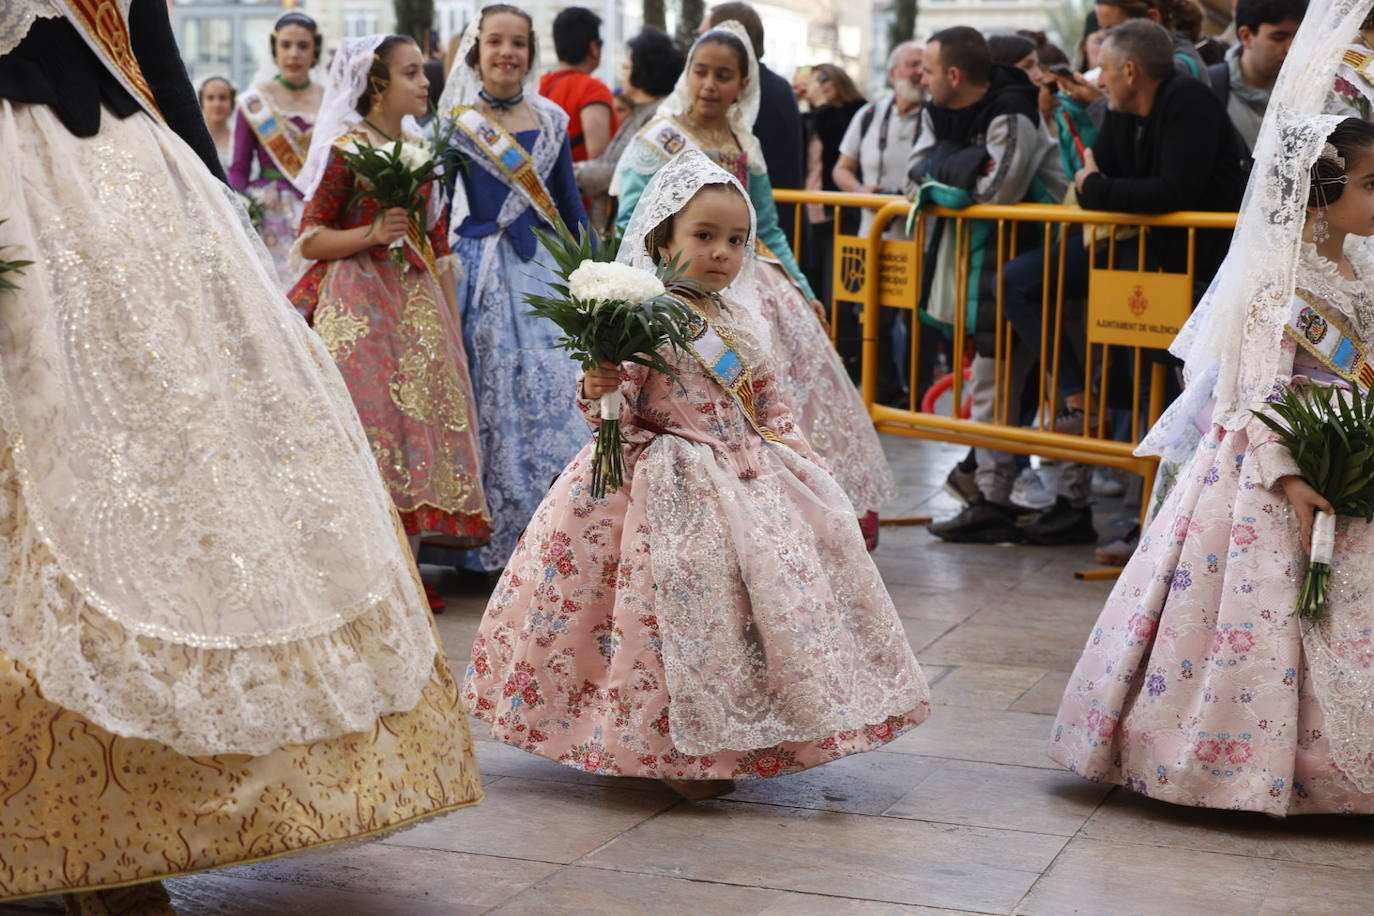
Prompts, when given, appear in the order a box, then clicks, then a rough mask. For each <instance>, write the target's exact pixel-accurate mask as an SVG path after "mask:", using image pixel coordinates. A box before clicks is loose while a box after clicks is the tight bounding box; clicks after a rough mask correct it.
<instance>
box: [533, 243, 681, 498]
mask: <svg viewBox="0 0 1374 916" xmlns="http://www.w3.org/2000/svg"><path fill="white" fill-rule="evenodd" d="M535 234H536V235H537V236H538V237H539V241H540V243H541V244H543V246H544V247H545V248H547V249H548V250H549V253H550V254H552V255H553V258H554V261H555V262H556V263H557V265H558V270H557V273H558V276H559V278H560V279H561V282H559V283H553V284H550V287H551V289H552V292H553V294H552V295H547V296H538V295H528V296H526V297H525V303H526V304H527V305H529V306H530V311H529V312H528V313H527V314H529V315H533V316H536V317H540V318H548V319H549V320H550V321H552V322H553V323H554V324H556V325H558V327H559V329H560V330H562V331H563V335H564V336H563V337H562V338H561V339H560V340H559V341H558V343H557V344H556V346H559V347H561V348H562V349H564V350H567V351H568V352H569V353H570V354H571V355H572V357H573V359H575V360H577V361H578V362H579V363H580V364H581V365H582V368H583V369H584V370H586V369H594V368H596V367H597V366H600V365H603V364H611V365H617V366H618V365H620V364H621V363H638V364H639V365H642V366H648V367H649V368H651V369H655V370H657V371H659V372H662V373H663V374H664V375H667V376H668V377H670V378H676V377H677V374H676V373H675V372H674V371H673V368H672V366H671V365H669V364H668V362H667V361H666V360H665V359H664V358H663V356H662V354H660V353H659V352H658V351H659V348H660V347H662V346H664V345H665V344H667V345H670V346H672V347H673V348H674V349H676V350H680V349H682V348H683V347H685V346H686V343H687V333H688V331H687V327H688V324H689V323H690V321H691V319H692V317H693V313H692V310H691V309H690V308H688V307H687V305H686V303H685V302H684V301H683V298H682V297H684V296H691V295H697V294H699V293H700V292H701V286H700V285H699V284H698V283H697V282H696V281H694V280H689V279H687V277H686V276H685V275H684V273H683V269H682V267H681V265H680V264H679V263H678V261H677V259H676V258H674V259H673V260H671V261H669V262H668V263H666V264H663V265H661V266H660V267H659V268H658V271H657V272H656V273H649V272H648V271H646V270H640V269H639V268H637V267H631V266H629V265H628V264H617V263H614V262H613V261H612V260H611V258H613V257H614V256H615V254H614V253H615V250H616V248H617V247H618V245H617V244H616V243H615V241H614V240H612V241H611V242H608V243H604V244H598V243H597V242H596V240H595V235H594V233H591V232H584V233H583V234H582V236H581V237H580V238H579V237H576V236H574V235H573V234H572V232H571V230H569V229H568V227H567V226H566V225H562V224H560V225H559V226H558V227H557V231H556V233H555V234H553V235H550V234H548V233H545V232H541V231H540V230H538V229H536V230H535ZM623 406H624V405H623V398H622V395H621V393H620V392H619V391H613V392H611V393H610V394H607V395H603V396H602V398H601V400H600V404H599V405H598V412H599V414H600V417H601V423H600V425H599V426H598V427H597V433H596V436H597V438H596V450H595V453H594V457H593V464H592V481H591V494H592V496H593V498H595V499H601V498H603V497H605V495H606V494H607V493H608V492H610V493H614V492H615V491H616V490H618V489H620V485H621V483H623V482H624V479H625V457H624V456H625V441H624V438H623V437H622V436H621V434H620V411H621V408H622V407H623Z"/></svg>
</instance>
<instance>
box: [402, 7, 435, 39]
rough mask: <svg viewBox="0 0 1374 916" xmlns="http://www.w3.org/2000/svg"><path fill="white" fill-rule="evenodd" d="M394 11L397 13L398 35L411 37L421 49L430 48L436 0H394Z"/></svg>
mask: <svg viewBox="0 0 1374 916" xmlns="http://www.w3.org/2000/svg"><path fill="white" fill-rule="evenodd" d="M392 9H393V10H394V11H395V13H396V34H397V35H409V36H410V37H411V38H414V39H415V43H416V44H418V45H419V46H420V47H421V48H427V47H429V30H430V29H431V28H433V27H434V0H392Z"/></svg>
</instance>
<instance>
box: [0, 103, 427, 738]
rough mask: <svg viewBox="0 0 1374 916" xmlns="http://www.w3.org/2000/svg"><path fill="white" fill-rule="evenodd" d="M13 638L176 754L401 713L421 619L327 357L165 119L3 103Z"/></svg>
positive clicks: (380, 493)
mask: <svg viewBox="0 0 1374 916" xmlns="http://www.w3.org/2000/svg"><path fill="white" fill-rule="evenodd" d="M0 161H4V162H6V163H15V168H16V169H17V170H18V175H17V179H16V180H15V181H12V182H4V183H2V184H0V214H4V215H5V216H7V217H8V218H9V222H7V223H5V224H4V225H3V226H2V227H0V230H3V237H0V244H14V245H16V246H17V250H16V251H15V254H16V255H17V256H20V257H26V258H30V259H32V260H34V261H35V262H36V263H35V264H34V265H33V266H32V267H30V268H28V270H27V271H26V272H25V274H24V276H23V277H22V278H20V287H21V289H20V290H19V291H18V293H6V294H0V300H3V299H8V300H10V301H9V302H7V303H5V307H4V308H3V309H0V440H2V441H0V455H3V458H4V460H3V461H0V472H3V474H4V475H6V476H7V477H9V478H10V479H12V480H13V481H14V482H15V483H16V484H17V489H16V492H17V493H18V494H19V495H18V496H16V497H15V498H14V500H12V501H10V502H8V504H7V505H5V506H4V507H0V508H3V511H0V523H2V524H3V525H5V526H8V530H6V531H4V532H3V534H0V606H3V607H4V612H3V614H0V652H3V653H4V654H5V655H7V656H9V657H10V658H12V659H14V660H15V661H18V662H20V663H21V664H23V665H24V666H25V667H26V668H27V669H28V670H29V671H30V672H31V673H32V674H33V676H34V677H35V678H36V679H37V681H38V683H39V685H40V686H41V688H42V690H43V694H44V696H45V697H47V698H48V699H50V700H52V701H54V702H57V703H59V704H61V705H63V706H64V707H66V708H69V709H71V710H73V711H75V712H79V713H80V714H82V715H84V716H86V717H87V718H89V719H91V720H92V721H94V722H95V723H96V724H98V725H100V726H101V727H103V728H106V729H108V730H110V731H112V732H114V733H116V734H118V735H122V736H126V737H137V738H149V739H153V740H156V741H160V742H162V743H163V744H167V745H169V746H170V747H172V748H173V749H175V750H177V751H179V752H181V753H184V754H216V753H247V754H261V753H266V752H268V751H270V750H272V749H274V748H276V747H280V746H282V745H284V744H289V743H300V742H307V741H313V740H317V739H322V738H330V737H335V736H338V735H341V734H345V733H348V732H353V731H359V730H364V729H370V728H372V727H373V725H374V724H375V722H376V719H377V718H378V716H380V715H383V714H386V713H388V712H395V711H400V710H406V709H410V708H412V707H413V706H414V704H415V703H416V702H418V699H419V695H420V691H421V689H422V687H423V685H424V683H425V680H426V679H427V677H428V673H429V671H430V670H431V668H432V663H433V656H434V652H435V644H434V640H433V635H432V631H431V628H430V627H431V624H430V621H429V613H428V610H427V609H426V608H425V607H424V605H423V603H422V601H421V598H420V595H419V593H418V588H417V586H416V583H415V581H414V578H413V573H412V563H411V559H410V556H409V552H408V550H407V549H406V548H405V546H404V543H403V541H401V539H400V538H398V535H397V530H396V528H395V524H394V521H393V520H394V514H393V510H392V507H391V504H390V499H389V497H388V496H387V493H386V490H385V488H384V487H383V486H382V482H381V478H380V476H379V473H378V470H377V465H376V460H375V459H374V457H373V455H372V452H371V449H370V447H369V446H368V440H367V438H366V436H365V435H364V432H363V430H362V428H361V426H360V424H359V422H358V419H357V413H356V411H355V409H354V407H353V403H352V400H351V398H350V396H349V394H348V391H347V389H346V388H345V386H344V384H343V380H342V378H341V377H340V376H339V374H338V370H337V369H336V368H335V366H334V364H333V361H332V360H331V359H330V357H329V354H328V352H327V351H326V350H325V348H324V345H323V344H322V343H321V342H320V340H319V339H318V338H317V337H315V335H314V334H313V333H312V332H310V330H309V329H308V328H306V327H305V325H304V323H303V322H302V321H301V320H300V319H299V317H298V316H296V315H295V314H294V312H293V310H292V309H291V308H290V305H289V304H288V303H287V302H286V300H285V298H284V297H283V296H282V295H281V294H280V293H279V292H278V291H277V289H276V283H275V280H274V279H273V278H272V277H270V276H269V274H268V273H267V271H266V270H265V268H264V267H263V265H262V264H261V262H260V261H259V260H258V259H257V258H256V257H255V254H254V248H253V243H252V241H251V240H250V239H249V238H248V237H247V236H246V235H245V233H244V230H243V228H242V224H241V223H240V222H239V221H238V218H239V214H237V213H236V212H235V211H234V209H233V208H232V207H231V206H230V205H229V203H228V202H227V201H226V199H225V196H224V194H223V193H222V191H221V189H220V186H219V185H218V183H217V182H215V181H214V180H213V179H212V178H211V177H210V176H209V174H208V173H207V172H206V171H205V169H204V166H203V165H201V163H200V162H199V161H198V160H197V159H196V158H195V156H194V154H193V153H192V152H191V151H190V149H189V148H188V147H187V146H186V145H185V144H184V143H182V142H181V141H180V140H179V139H178V138H177V137H175V136H174V135H173V134H172V133H171V132H170V131H169V130H167V129H166V128H165V127H163V126H162V125H160V124H159V123H157V122H156V121H155V120H154V119H152V118H151V117H146V116H142V115H137V116H133V117H129V118H124V119H119V118H104V119H102V122H101V130H100V133H98V134H97V135H96V136H94V137H91V138H87V139H78V138H75V137H72V136H71V134H70V133H69V132H68V131H67V130H66V129H65V128H64V127H63V126H62V125H61V123H60V122H59V121H58V120H57V118H56V117H55V116H54V115H53V114H52V112H51V111H49V110H48V109H47V108H46V107H43V106H12V105H11V104H10V103H9V102H6V101H3V100H0Z"/></svg>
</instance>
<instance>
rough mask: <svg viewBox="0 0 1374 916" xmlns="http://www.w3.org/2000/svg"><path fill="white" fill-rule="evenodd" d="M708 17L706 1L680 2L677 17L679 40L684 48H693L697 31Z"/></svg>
mask: <svg viewBox="0 0 1374 916" xmlns="http://www.w3.org/2000/svg"><path fill="white" fill-rule="evenodd" d="M705 17H706V0H680V4H679V6H678V17H677V40H678V41H680V42H682V46H683V47H684V48H689V47H691V46H692V42H693V41H695V40H696V37H697V29H699V28H701V20H702V19H704V18H705Z"/></svg>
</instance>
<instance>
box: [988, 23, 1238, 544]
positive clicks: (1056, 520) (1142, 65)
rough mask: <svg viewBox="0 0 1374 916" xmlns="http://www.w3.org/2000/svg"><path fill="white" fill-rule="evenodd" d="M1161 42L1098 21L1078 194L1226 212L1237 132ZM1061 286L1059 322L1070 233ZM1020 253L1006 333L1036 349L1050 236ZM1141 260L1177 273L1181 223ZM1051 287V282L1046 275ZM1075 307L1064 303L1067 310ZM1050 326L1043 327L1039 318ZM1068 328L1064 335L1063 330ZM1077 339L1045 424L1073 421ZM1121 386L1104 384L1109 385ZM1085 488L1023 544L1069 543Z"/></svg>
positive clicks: (1216, 243) (1207, 260) (1076, 287)
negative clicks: (1094, 107) (1056, 410)
mask: <svg viewBox="0 0 1374 916" xmlns="http://www.w3.org/2000/svg"><path fill="white" fill-rule="evenodd" d="M1173 57H1174V51H1173V41H1172V39H1171V38H1170V36H1169V33H1168V32H1166V31H1165V30H1164V28H1163V27H1161V26H1160V25H1158V24H1156V23H1154V22H1150V21H1148V20H1144V19H1136V20H1131V21H1130V22H1127V23H1124V24H1122V25H1119V26H1116V27H1115V28H1112V29H1109V30H1107V35H1106V39H1105V41H1104V43H1103V45H1102V56H1101V61H1102V76H1101V77H1100V81H1099V85H1100V86H1101V88H1102V90H1103V91H1104V92H1105V93H1106V96H1107V100H1108V105H1109V111H1108V113H1107V116H1106V119H1105V120H1104V121H1103V124H1102V130H1101V133H1099V134H1098V138H1097V142H1096V143H1094V144H1093V147H1092V149H1090V150H1088V151H1087V153H1086V155H1085V156H1084V166H1083V168H1082V169H1080V170H1079V172H1078V174H1077V175H1076V176H1074V185H1075V187H1076V188H1077V189H1078V202H1079V204H1080V205H1082V207H1083V208H1084V209H1087V210H1108V211H1115V212H1119V213H1170V212H1173V211H1176V210H1213V211H1221V212H1226V211H1234V210H1236V209H1238V208H1239V207H1240V201H1241V196H1242V195H1243V194H1244V192H1245V173H1244V170H1243V166H1242V160H1243V159H1244V156H1245V151H1244V149H1243V148H1242V146H1241V140H1240V138H1239V137H1238V135H1237V134H1236V132H1235V131H1234V130H1233V129H1232V127H1231V123H1230V121H1229V120H1228V119H1227V117H1226V110H1225V108H1223V107H1222V104H1221V103H1220V102H1219V101H1218V100H1217V98H1216V96H1215V95H1213V94H1212V91H1211V89H1210V87H1209V86H1207V85H1206V84H1204V83H1201V82H1198V81H1197V80H1194V79H1190V78H1187V77H1182V76H1178V75H1176V73H1175V70H1174V60H1173ZM1229 243H1230V233H1229V232H1224V231H1218V230H1210V231H1209V230H1199V231H1198V233H1197V244H1196V250H1195V260H1194V274H1193V278H1194V287H1195V290H1194V292H1195V294H1196V292H1197V291H1199V290H1202V289H1205V288H1206V287H1207V285H1208V283H1210V282H1211V280H1212V276H1213V275H1214V274H1215V273H1216V271H1217V268H1218V267H1219V266H1220V264H1221V260H1222V258H1224V257H1225V255H1226V248H1227V246H1228V245H1229ZM1064 245H1065V249H1066V250H1065V252H1064V256H1065V262H1064V277H1063V295H1064V300H1065V324H1066V325H1069V324H1070V319H1076V321H1077V322H1081V321H1082V317H1083V316H1082V311H1081V305H1082V302H1083V300H1084V299H1085V298H1086V297H1087V294H1088V269H1089V255H1088V251H1087V250H1086V249H1085V248H1084V246H1083V240H1082V237H1081V236H1075V237H1073V238H1070V239H1069V240H1068V241H1066V242H1065V243H1064ZM1105 248H1106V246H1105V245H1104V246H1100V250H1099V253H1098V255H1097V258H1098V261H1099V266H1103V267H1105V266H1106V263H1105V259H1106V251H1105ZM1046 251H1047V250H1046V249H1043V248H1042V249H1037V250H1035V251H1030V252H1027V253H1026V254H1024V255H1022V256H1021V257H1019V258H1016V259H1015V260H1014V261H1012V262H1011V263H1009V264H1008V265H1007V266H1006V269H1005V271H1004V274H1003V277H1004V283H1005V286H1004V290H1005V300H1004V301H1005V313H1006V316H1007V319H1008V320H1009V321H1010V322H1011V323H1012V326H1013V327H1014V328H1015V330H1016V335H1017V337H1018V339H1019V340H1020V341H1021V342H1022V343H1023V344H1025V345H1026V346H1027V347H1028V348H1029V349H1030V350H1031V351H1032V352H1037V353H1038V352H1039V350H1040V333H1041V323H1042V315H1041V297H1042V292H1043V290H1044V286H1043V283H1044V279H1043V278H1044V276H1045V274H1044V270H1045V262H1046V260H1048V261H1049V264H1050V271H1051V273H1050V283H1051V284H1054V283H1055V282H1056V278H1055V277H1054V275H1053V274H1054V271H1055V270H1056V269H1057V265H1058V263H1059V245H1058V244H1055V245H1053V246H1051V247H1050V248H1049V249H1048V258H1047V256H1046ZM1138 265H1139V246H1138V244H1137V243H1136V242H1134V241H1132V242H1130V243H1127V244H1121V245H1118V246H1117V250H1116V263H1115V266H1116V267H1117V268H1118V269H1122V270H1134V269H1135V268H1136V267H1137V266H1138ZM1145 266H1146V267H1149V268H1162V269H1164V270H1166V271H1169V272H1173V273H1183V272H1185V271H1186V270H1187V268H1188V230H1186V229H1155V230H1152V231H1151V232H1150V233H1149V236H1148V241H1147V246H1146V264H1145ZM1051 289H1054V287H1053V286H1051ZM1075 312H1076V314H1075ZM1050 331H1051V333H1053V328H1052V327H1051V328H1050ZM1069 336H1070V337H1072V335H1069ZM1081 346H1082V341H1081V339H1080V340H1077V341H1074V340H1069V341H1066V345H1065V346H1062V347H1061V363H1060V369H1059V388H1060V392H1059V393H1060V395H1061V400H1060V403H1061V404H1063V405H1064V406H1065V414H1064V415H1063V416H1061V417H1060V418H1059V419H1058V421H1057V422H1056V428H1058V429H1060V430H1061V431H1065V432H1081V431H1082V429H1083V415H1082V406H1083V403H1084V396H1083V391H1084V387H1085V382H1084V378H1083V364H1082V354H1081V352H1079V350H1080V348H1081ZM1120 387H1121V386H1119V385H1117V386H1113V389H1119V388H1120ZM1087 495H1088V494H1087V492H1086V488H1084V492H1081V493H1078V494H1075V495H1074V496H1073V497H1071V498H1069V499H1065V498H1063V497H1061V498H1060V499H1059V500H1058V501H1057V502H1056V505H1055V506H1054V507H1053V508H1051V509H1050V510H1049V511H1048V512H1047V513H1046V514H1045V515H1044V516H1043V517H1042V518H1040V519H1038V520H1037V521H1036V522H1034V523H1033V524H1031V525H1029V526H1027V527H1026V528H1025V533H1026V537H1027V539H1028V540H1030V541H1032V542H1035V543H1045V544H1062V543H1079V542H1080V541H1081V540H1082V539H1081V538H1079V537H1076V536H1075V533H1076V532H1083V531H1089V530H1091V518H1092V514H1091V510H1090V509H1089V508H1088V506H1087Z"/></svg>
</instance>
